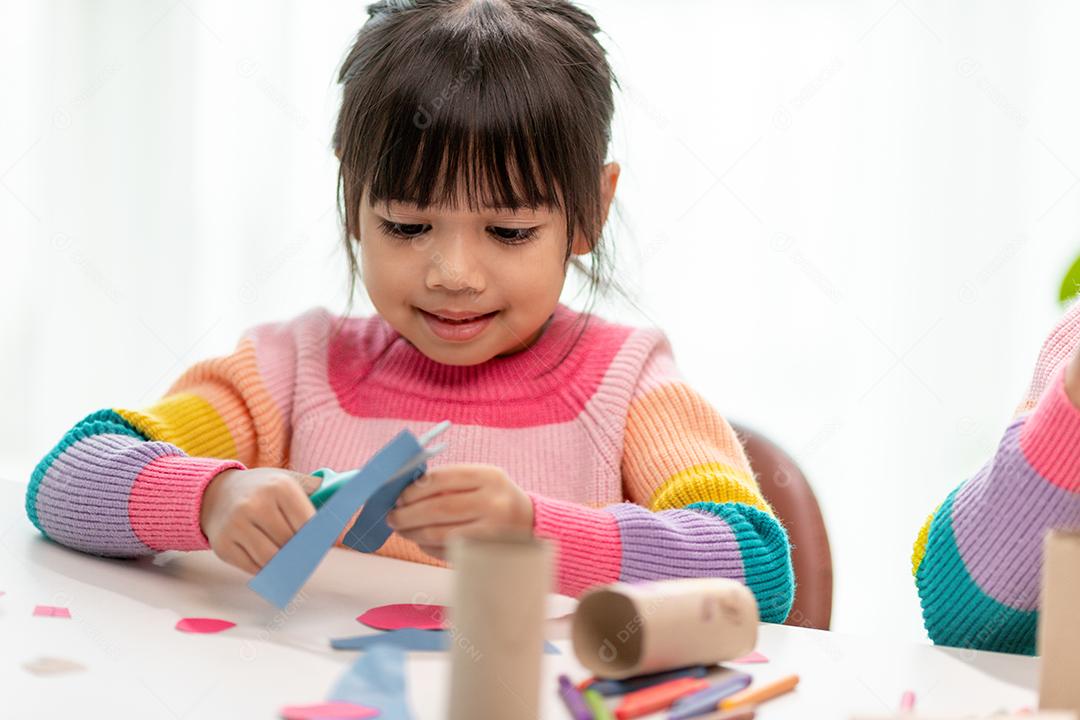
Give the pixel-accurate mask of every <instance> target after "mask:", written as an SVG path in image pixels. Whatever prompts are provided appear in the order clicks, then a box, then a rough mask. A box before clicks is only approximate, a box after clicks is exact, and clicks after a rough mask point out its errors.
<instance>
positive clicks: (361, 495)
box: [248, 430, 424, 608]
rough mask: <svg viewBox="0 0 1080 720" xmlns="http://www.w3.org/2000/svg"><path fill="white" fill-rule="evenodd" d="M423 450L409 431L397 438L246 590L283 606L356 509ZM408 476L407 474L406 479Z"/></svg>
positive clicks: (330, 545)
mask: <svg viewBox="0 0 1080 720" xmlns="http://www.w3.org/2000/svg"><path fill="white" fill-rule="evenodd" d="M423 450H424V449H423V448H422V447H421V446H420V444H419V443H418V442H417V440H416V437H415V436H414V435H413V434H412V433H410V432H409V431H408V430H402V431H401V432H400V433H398V434H397V436H396V437H395V438H394V439H393V440H391V441H390V442H389V443H387V444H386V445H384V446H383V447H382V449H380V450H379V451H378V452H377V453H375V456H374V457H372V458H371V460H369V461H368V462H367V463H366V464H365V465H364V466H363V467H362V468H360V469H359V470H357V471H356V472H355V474H352V477H350V478H349V479H348V480H347V481H346V482H345V483H344V484H343V485H342V486H341V487H340V489H338V491H337V492H335V493H334V494H333V495H332V496H331V497H330V498H329V499H328V500H327V501H326V502H325V504H324V505H323V506H322V507H321V508H319V511H318V512H317V513H315V515H314V516H313V517H312V518H311V519H310V520H308V521H307V522H306V523H304V526H303V527H302V528H300V530H299V531H298V532H297V533H296V534H295V535H293V537H292V539H291V540H289V542H287V543H285V546H284V547H282V548H281V549H280V550H278V551H277V554H275V555H274V557H272V558H270V562H268V563H266V565H264V566H263V569H262V570H260V571H259V573H258V574H257V575H256V576H255V577H253V578H251V580H250V581H249V582H248V587H250V588H251V589H252V590H254V591H255V592H257V593H259V594H260V595H262V596H263V597H264V598H265V599H266V600H267V601H268V602H270V603H272V604H273V605H275V606H276V607H278V608H284V607H285V606H286V605H288V604H289V601H290V600H292V599H293V597H294V596H295V595H296V593H297V591H298V590H299V589H300V587H301V586H302V585H303V584H304V583H305V582H307V579H308V578H309V577H311V573H313V572H315V568H316V567H318V565H319V563H320V562H321V561H322V559H323V558H324V557H325V556H326V553H328V552H329V551H330V548H331V547H333V545H334V541H335V540H336V539H337V537H338V535H339V534H340V533H341V530H342V528H344V527H345V523H347V522H349V518H351V517H352V515H353V513H355V512H356V510H357V508H359V507H360V506H361V505H363V504H364V503H365V502H366V501H367V500H368V498H369V497H371V495H372V494H373V493H374V492H375V491H376V490H377V489H378V488H379V487H380V486H381V485H382V484H383V483H385V482H386V481H387V480H390V479H392V478H393V477H394V476H395V475H396V474H398V473H399V472H400V471H401V468H402V467H403V466H406V465H407V464H408V463H409V462H410V461H413V460H414V459H415V458H416V457H418V456H420V455H421V454H422V453H423ZM420 467H421V468H422V467H423V466H422V465H421V466H420ZM412 474H413V473H412V472H409V473H407V474H406V475H405V476H406V477H408V476H411V475H412ZM361 514H363V513H361ZM384 517H385V516H384Z"/></svg>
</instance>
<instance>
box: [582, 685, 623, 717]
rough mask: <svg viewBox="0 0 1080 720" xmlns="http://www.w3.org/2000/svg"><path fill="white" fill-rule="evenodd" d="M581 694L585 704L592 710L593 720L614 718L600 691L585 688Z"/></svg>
mask: <svg viewBox="0 0 1080 720" xmlns="http://www.w3.org/2000/svg"><path fill="white" fill-rule="evenodd" d="M582 695H583V696H584V698H585V704H586V705H588V706H589V709H590V710H592V716H593V720H615V716H614V715H612V714H611V711H610V710H608V707H607V705H605V704H604V697H603V696H602V695H601V694H600V693H598V692H596V691H595V690H586V691H585V692H584V693H582Z"/></svg>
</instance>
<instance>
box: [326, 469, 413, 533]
mask: <svg viewBox="0 0 1080 720" xmlns="http://www.w3.org/2000/svg"><path fill="white" fill-rule="evenodd" d="M424 472H425V468H424V467H423V466H421V467H418V468H416V470H413V471H412V472H411V473H408V474H405V475H400V476H398V477H396V478H394V479H393V480H390V481H388V482H385V483H383V484H382V485H380V486H379V488H378V489H377V490H376V491H375V492H374V494H372V496H371V497H369V498H368V499H367V502H366V503H364V509H363V511H362V512H361V513H360V517H358V518H356V522H355V523H353V526H352V527H351V528H350V529H349V532H348V533H346V534H345V537H344V539H343V540H342V543H343V544H345V545H348V546H349V547H351V548H354V549H356V550H359V551H360V552H366V553H372V552H375V551H376V550H378V549H379V548H381V547H382V546H383V544H384V543H385V542H386V539H387V538H388V537H390V533H392V532H393V531H392V530H391V529H390V526H389V525H387V524H386V516H387V514H389V512H390V511H391V510H393V509H394V504H395V503H396V502H397V499H398V496H399V495H401V493H402V492H403V491H404V490H405V488H407V487H408V486H409V485H410V484H411V483H413V482H414V481H415V480H416V479H417V478H419V477H420V476H421V475H423V474H424Z"/></svg>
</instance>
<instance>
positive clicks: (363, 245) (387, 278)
mask: <svg viewBox="0 0 1080 720" xmlns="http://www.w3.org/2000/svg"><path fill="white" fill-rule="evenodd" d="M368 237H371V235H368ZM359 254H360V277H361V278H362V279H363V281H364V286H365V287H366V288H367V290H368V293H369V294H371V295H392V294H395V289H397V290H401V289H403V287H404V285H403V284H402V283H403V280H404V279H405V278H406V277H408V276H409V274H410V273H411V272H412V270H411V268H410V267H409V261H410V259H411V258H410V257H409V255H408V254H403V253H401V252H400V249H398V248H393V247H390V246H389V244H388V243H387V242H385V241H384V240H383V239H382V238H373V239H371V240H368V241H361V242H360V251H359Z"/></svg>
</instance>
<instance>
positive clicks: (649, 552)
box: [26, 305, 794, 622]
mask: <svg viewBox="0 0 1080 720" xmlns="http://www.w3.org/2000/svg"><path fill="white" fill-rule="evenodd" d="M584 320H587V322H584V323H583V322H582V321H584ZM582 327H584V331H583V332H582V330H581V328H582ZM579 335H580V337H579ZM444 419H449V420H451V421H452V422H453V426H452V427H451V429H450V430H449V431H447V433H446V435H444V436H443V439H445V441H446V443H447V445H448V448H447V450H446V451H445V452H444V453H442V454H441V455H439V456H438V457H437V458H435V459H434V460H433V461H432V463H431V464H432V465H433V466H434V465H438V464H443V463H460V462H486V463H491V464H495V465H499V466H501V467H503V468H504V469H505V470H506V471H507V473H508V475H509V476H510V477H511V478H513V480H514V481H515V482H516V483H517V484H518V485H519V486H520V487H521V488H522V489H524V490H525V491H526V492H527V493H528V494H529V496H530V498H531V499H532V502H533V508H534V518H535V519H534V533H535V534H536V535H538V536H540V537H545V538H549V539H551V540H553V541H554V543H555V545H556V548H557V557H558V561H557V581H558V590H559V592H562V593H566V594H569V595H575V596H576V595H578V594H580V593H581V592H582V591H583V590H585V589H586V588H588V587H590V586H592V585H595V584H598V583H607V582H613V581H616V580H627V581H639V580H648V579H657V578H666V577H697V576H721V577H728V578H734V579H737V580H739V581H742V582H744V583H745V584H746V585H747V586H748V587H749V588H750V589H751V590H752V591H753V592H754V594H755V595H756V597H757V600H758V603H759V605H760V609H761V615H762V618H763V619H764V620H766V621H773V622H780V621H783V620H784V618H785V617H786V616H787V613H788V611H789V609H790V607H791V603H792V600H793V595H794V577H793V574H792V566H791V559H790V548H789V545H788V539H787V534H786V532H785V530H784V528H783V527H782V526H781V524H780V523H779V522H778V521H777V519H776V518H775V517H774V515H773V512H772V510H771V508H770V507H769V505H768V504H767V503H766V501H765V500H764V498H763V497H762V495H761V493H760V491H759V489H758V486H757V483H756V481H755V478H754V476H753V473H752V472H751V469H750V466H749V464H748V462H747V459H746V455H745V453H744V452H743V448H742V446H741V444H740V443H739V440H738V438H737V437H736V435H735V433H734V432H733V431H732V429H731V426H730V425H729V424H728V423H727V421H725V420H724V418H722V417H721V416H720V415H719V414H718V413H717V412H716V411H715V410H714V409H713V408H712V407H711V406H710V405H709V404H708V403H706V402H705V400H704V399H702V397H701V396H700V395H698V394H697V393H695V392H694V391H693V390H691V389H690V388H689V387H688V386H687V385H686V384H685V382H683V381H682V380H681V379H680V377H679V374H678V372H677V370H676V368H675V366H674V364H673V360H672V354H671V349H670V346H669V344H668V342H667V340H666V338H665V336H664V335H663V334H662V333H661V332H660V331H658V330H654V329H640V328H631V327H626V326H623V325H618V324H614V323H610V322H606V321H604V320H601V319H600V318H597V317H595V316H584V315H581V314H579V313H577V312H575V311H573V310H571V309H569V308H567V307H566V306H564V305H559V306H558V307H557V309H556V311H555V313H554V315H553V317H552V319H551V322H550V323H549V325H548V328H547V330H545V332H544V333H543V334H542V335H541V336H540V338H539V339H538V340H537V341H536V342H535V343H534V344H533V345H532V346H531V347H529V348H528V349H526V350H524V351H522V352H518V353H515V354H513V355H509V356H503V357H497V358H493V359H491V360H489V361H488V362H485V363H482V364H480V365H474V366H449V365H442V364H439V363H436V362H435V361H433V360H431V359H429V358H428V357H426V356H425V355H423V354H422V353H421V352H420V351H418V350H417V349H416V348H415V347H414V346H413V345H411V344H410V343H408V342H407V341H406V340H405V339H404V338H403V337H401V336H400V335H399V334H398V333H396V332H395V331H394V330H393V329H392V328H391V327H390V326H389V325H388V324H387V323H386V322H385V321H383V320H382V319H381V318H379V317H377V316H375V317H371V318H340V317H337V316H334V315H331V314H330V313H328V312H327V311H325V310H322V309H316V310H312V311H309V312H307V313H305V314H304V315H301V316H300V317H298V318H296V319H294V320H292V321H289V322H284V323H275V324H267V325H261V326H258V327H256V328H254V329H252V330H250V331H248V332H247V333H246V334H245V336H244V337H243V338H242V339H241V341H240V343H239V345H238V347H237V348H236V350H235V351H234V352H233V353H232V354H231V355H228V356H226V357H219V358H214V359H209V360H205V361H202V362H199V363H197V364H196V365H194V366H193V367H191V368H190V369H189V370H187V371H186V372H185V373H184V374H183V375H182V376H181V377H180V378H179V379H178V380H177V381H176V382H175V383H174V384H173V385H172V387H171V388H170V389H169V391H168V392H167V394H166V396H165V397H164V398H163V399H162V400H161V401H160V402H158V403H157V404H155V405H153V406H151V407H148V408H146V409H143V410H127V409H119V408H116V409H108V410H101V411H99V412H95V413H93V414H92V415H90V416H88V417H87V418H85V419H84V420H82V421H81V422H79V423H78V424H77V425H75V427H74V428H73V429H72V430H70V431H69V432H68V433H67V435H66V436H65V437H64V438H63V439H62V440H61V441H60V442H59V444H57V445H56V447H55V448H53V449H52V451H51V452H49V453H48V455H47V456H46V457H45V458H44V459H43V460H42V461H41V462H40V464H39V465H38V466H37V468H36V469H35V470H34V473H33V476H32V478H31V481H30V485H29V488H28V490H27V494H26V510H27V513H28V514H29V516H30V520H31V521H32V522H33V523H34V525H35V526H37V528H38V529H39V530H40V531H41V532H42V533H44V534H45V535H46V536H48V537H50V538H52V539H53V540H55V541H57V542H60V543H63V544H65V545H68V546H71V547H73V548H77V549H79V550H82V551H85V552H90V553H95V554H99V555H106V556H122V557H123V556H127V557H130V556H137V555H145V554H150V553H154V552H158V551H162V550H199V549H205V548H207V547H208V543H207V540H206V537H205V536H204V535H203V533H202V531H201V529H200V525H199V510H200V503H201V500H202V493H203V489H204V488H205V487H206V485H207V483H208V482H209V481H210V480H211V479H212V478H213V477H214V476H215V475H216V474H217V473H219V472H221V471H223V470H225V469H227V468H234V467H249V466H250V467H255V466H262V467H266V466H273V467H285V468H290V469H292V470H296V471H299V472H312V471H314V470H315V469H317V468H319V467H324V466H329V467H333V468H336V469H338V470H345V469H349V468H353V467H357V466H359V465H360V464H362V463H363V462H364V461H365V460H366V459H367V458H368V457H370V456H371V455H372V454H373V453H374V452H375V451H376V450H377V449H378V448H379V447H381V446H382V445H383V444H384V443H386V442H387V441H389V440H390V439H391V438H392V437H393V436H394V435H395V434H396V433H397V432H398V431H400V430H401V429H402V427H408V428H410V429H411V430H413V431H414V432H417V433H419V432H423V431H424V430H426V429H428V428H430V427H431V426H432V425H434V424H435V423H437V422H439V421H441V420H444ZM342 534H344V533H342ZM379 554H382V555H388V556H391V557H396V558H404V559H408V560H412V561H416V562H424V563H430V564H440V561H439V560H436V559H435V558H432V557H430V556H429V555H427V554H425V553H424V552H423V551H421V550H420V548H419V547H418V546H416V545H415V544H413V543H411V542H409V541H407V540H405V539H404V538H402V537H400V536H398V535H397V534H394V535H392V536H391V538H390V540H389V541H388V542H387V543H386V545H384V546H383V548H382V549H381V550H379Z"/></svg>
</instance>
